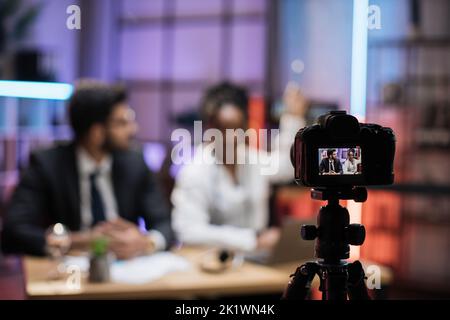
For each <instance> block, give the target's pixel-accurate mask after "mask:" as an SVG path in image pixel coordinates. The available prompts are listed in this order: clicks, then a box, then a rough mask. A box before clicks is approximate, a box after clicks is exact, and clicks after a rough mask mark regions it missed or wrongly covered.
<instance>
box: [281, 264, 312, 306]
mask: <svg viewBox="0 0 450 320" xmlns="http://www.w3.org/2000/svg"><path fill="white" fill-rule="evenodd" d="M317 270H318V265H317V264H316V263H314V262H307V263H306V264H304V265H301V266H300V267H298V268H297V270H295V273H294V274H292V275H291V280H290V281H289V283H288V286H287V288H286V289H285V290H284V293H283V296H282V298H281V299H283V300H305V299H306V298H307V296H308V293H309V290H310V288H311V282H312V280H313V279H314V276H315V275H316V273H317Z"/></svg>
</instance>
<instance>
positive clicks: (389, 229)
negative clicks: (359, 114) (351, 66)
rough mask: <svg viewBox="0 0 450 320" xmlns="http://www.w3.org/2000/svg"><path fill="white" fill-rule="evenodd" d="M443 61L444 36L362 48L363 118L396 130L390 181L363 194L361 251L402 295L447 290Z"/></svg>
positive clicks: (447, 111) (447, 140)
mask: <svg viewBox="0 0 450 320" xmlns="http://www.w3.org/2000/svg"><path fill="white" fill-rule="evenodd" d="M448 57H450V38H448V37H434V38H423V37H421V38H402V39H388V40H383V41H375V42H372V43H370V44H369V60H368V61H369V64H368V93H369V95H368V106H367V109H368V113H367V114H368V117H367V120H368V121H369V122H376V123H380V124H382V125H385V126H390V127H392V128H393V129H394V131H395V132H396V136H397V150H396V159H395V163H394V170H395V174H396V178H395V184H394V185H393V186H390V187H388V188H376V189H375V188H372V189H371V190H370V191H369V201H368V202H367V203H366V204H364V206H363V215H362V216H363V223H364V224H365V225H366V228H367V236H368V238H367V241H366V243H365V244H364V246H363V247H362V251H361V252H362V255H363V257H366V258H368V259H371V260H373V261H376V262H380V263H385V264H387V265H389V266H391V267H392V268H393V269H394V270H395V274H396V281H397V282H398V284H399V286H400V287H404V288H408V290H409V289H411V288H413V289H417V288H419V289H420V290H423V291H429V292H432V291H433V290H434V291H436V290H439V291H441V292H446V293H450V278H449V275H448V272H447V270H448V268H449V267H450V254H449V251H448V246H449V243H450V236H449V234H450V223H449V222H450V200H449V199H450V197H449V195H450V165H449V164H448V159H449V156H450V82H449V78H450V65H449V63H448V61H449V60H448ZM383 70H388V72H386V71H383Z"/></svg>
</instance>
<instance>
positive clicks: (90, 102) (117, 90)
mask: <svg viewBox="0 0 450 320" xmlns="http://www.w3.org/2000/svg"><path fill="white" fill-rule="evenodd" d="M126 99H127V94H126V90H125V88H124V87H123V86H120V85H108V84H105V83H102V82H98V81H92V80H83V81H81V82H79V83H78V84H77V86H76V88H75V91H74V93H73V94H72V96H71V98H70V100H69V118H70V124H71V126H72V129H73V131H74V134H75V140H76V141H79V140H80V139H81V138H83V137H84V136H85V135H86V133H87V132H88V131H89V129H90V128H91V127H92V126H93V125H94V124H96V123H106V120H107V119H108V117H109V116H110V114H111V113H112V111H113V109H114V107H115V106H116V105H117V104H118V103H121V102H124V101H125V100H126Z"/></svg>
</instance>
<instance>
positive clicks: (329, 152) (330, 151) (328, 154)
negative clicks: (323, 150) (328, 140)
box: [327, 149, 336, 158]
mask: <svg viewBox="0 0 450 320" xmlns="http://www.w3.org/2000/svg"><path fill="white" fill-rule="evenodd" d="M335 151H336V149H328V150H327V156H328V158H329V157H330V156H331V155H333V152H335Z"/></svg>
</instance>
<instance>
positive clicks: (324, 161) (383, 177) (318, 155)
mask: <svg viewBox="0 0 450 320" xmlns="http://www.w3.org/2000/svg"><path fill="white" fill-rule="evenodd" d="M394 154H395V134H394V132H393V130H392V129H391V128H386V127H382V126H380V125H377V124H369V123H359V122H358V120H357V119H356V118H355V117H354V116H351V115H348V114H347V113H346V112H345V111H330V112H329V113H327V114H324V115H322V116H320V117H319V118H318V124H315V125H313V126H309V127H305V128H302V129H300V130H299V131H298V132H297V134H296V136H295V141H294V144H293V146H292V148H291V160H292V163H293V165H294V168H295V180H296V182H297V183H301V184H303V185H305V186H311V187H350V186H366V185H388V184H392V183H393V182H394V168H393V162H394Z"/></svg>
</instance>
